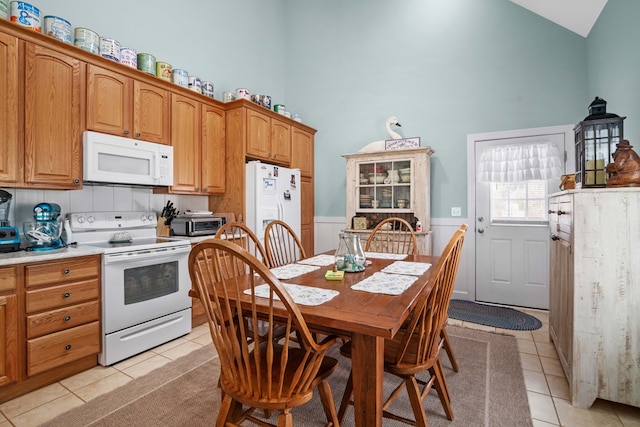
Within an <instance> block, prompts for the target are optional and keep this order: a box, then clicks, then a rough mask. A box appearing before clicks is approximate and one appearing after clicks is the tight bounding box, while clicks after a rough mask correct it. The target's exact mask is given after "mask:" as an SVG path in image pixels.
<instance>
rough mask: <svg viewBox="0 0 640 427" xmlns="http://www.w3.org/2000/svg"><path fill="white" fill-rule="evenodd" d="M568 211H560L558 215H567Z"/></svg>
mask: <svg viewBox="0 0 640 427" xmlns="http://www.w3.org/2000/svg"><path fill="white" fill-rule="evenodd" d="M566 214H567V213H566V212H565V211H558V215H566Z"/></svg>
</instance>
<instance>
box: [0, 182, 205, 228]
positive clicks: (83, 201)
mask: <svg viewBox="0 0 640 427" xmlns="http://www.w3.org/2000/svg"><path fill="white" fill-rule="evenodd" d="M2 189H3V190H5V191H8V192H9V193H11V194H12V195H13V199H12V200H11V210H10V213H9V221H10V222H11V225H13V226H16V227H18V229H19V230H20V234H22V223H23V222H25V221H30V220H32V219H33V207H34V206H35V205H37V204H38V203H41V202H48V203H57V204H59V205H60V208H61V209H62V215H63V216H65V215H66V214H67V213H69V212H91V211H96V212H97V211H103V212H112V211H149V210H150V211H154V212H156V213H157V214H158V215H160V213H161V212H162V208H163V207H164V206H165V205H166V203H167V200H171V201H172V202H173V204H174V205H175V206H176V208H177V209H178V210H179V211H180V212H184V211H186V210H188V209H190V210H206V209H207V208H208V198H207V197H206V196H180V195H176V194H153V190H152V189H151V188H140V187H124V186H105V185H85V186H84V188H82V189H81V190H66V191H58V190H26V189H17V188H6V187H2Z"/></svg>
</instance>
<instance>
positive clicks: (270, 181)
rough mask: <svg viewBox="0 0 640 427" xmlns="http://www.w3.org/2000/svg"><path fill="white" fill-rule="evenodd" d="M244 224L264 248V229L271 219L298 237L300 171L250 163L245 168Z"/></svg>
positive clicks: (258, 162) (260, 163)
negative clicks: (286, 225) (282, 224)
mask: <svg viewBox="0 0 640 427" xmlns="http://www.w3.org/2000/svg"><path fill="white" fill-rule="evenodd" d="M245 167H246V182H247V188H246V191H245V194H246V220H245V221H246V224H247V226H248V227H249V228H250V229H251V230H252V231H253V232H254V233H256V235H257V236H258V237H259V238H260V242H261V243H262V244H263V245H264V230H265V228H267V224H269V222H271V221H273V220H274V219H279V220H281V221H284V222H286V223H287V224H289V226H290V227H291V228H292V229H293V231H295V232H296V234H297V235H298V237H300V169H289V168H285V167H281V166H276V165H271V164H268V163H262V162H260V161H251V162H248V163H247V164H246V165H245Z"/></svg>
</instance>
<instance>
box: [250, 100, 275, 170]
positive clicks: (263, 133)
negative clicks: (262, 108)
mask: <svg viewBox="0 0 640 427" xmlns="http://www.w3.org/2000/svg"><path fill="white" fill-rule="evenodd" d="M270 127H271V120H270V119H269V117H267V116H265V115H264V114H260V113H258V112H256V111H253V110H249V109H247V156H250V157H255V158H259V159H264V160H271V159H270V153H271V151H270V147H271V141H270V139H271V129H270Z"/></svg>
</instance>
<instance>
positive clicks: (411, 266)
mask: <svg viewBox="0 0 640 427" xmlns="http://www.w3.org/2000/svg"><path fill="white" fill-rule="evenodd" d="M429 267H431V263H428V262H411V261H396V262H394V263H393V264H389V265H388V266H386V267H385V268H383V269H382V270H380V271H382V272H383V273H394V274H408V275H411V276H422V275H423V274H424V272H425V271H427V270H428V269H429Z"/></svg>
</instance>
